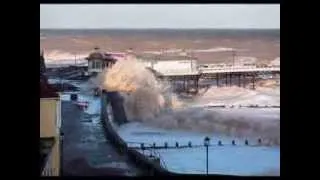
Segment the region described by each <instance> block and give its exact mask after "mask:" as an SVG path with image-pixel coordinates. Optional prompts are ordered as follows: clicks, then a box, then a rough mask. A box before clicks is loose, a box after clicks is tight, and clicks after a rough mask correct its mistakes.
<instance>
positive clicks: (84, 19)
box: [40, 4, 280, 29]
mask: <svg viewBox="0 0 320 180" xmlns="http://www.w3.org/2000/svg"><path fill="white" fill-rule="evenodd" d="M40 28H261V29H264V28H280V5H276V4H265V5H263V4H255V5H249V4H243V5H241V4H238V5H232V4H225V5H223V4H216V5H214V4H207V5H204V4H202V5H196V4H192V5H191V4H190V5H182V4H180V5H178V4H171V5H169V4H167V5H156V4H152V5H151V4H149V5H141V4H140V5H139V4H130V5H120V4H118V5H115V4H114V5H106V4H104V5H88V4H82V5H67V4H64V5H40Z"/></svg>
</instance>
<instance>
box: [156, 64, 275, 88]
mask: <svg viewBox="0 0 320 180" xmlns="http://www.w3.org/2000/svg"><path fill="white" fill-rule="evenodd" d="M152 72H156V73H155V75H156V76H157V77H158V78H160V79H166V80H169V81H170V82H171V84H172V85H173V86H174V87H175V86H176V85H177V84H179V83H180V84H179V85H180V87H182V90H184V91H188V90H190V88H191V89H194V91H195V92H198V89H199V87H200V86H199V81H200V80H209V81H211V80H212V81H213V82H214V81H215V84H216V86H217V87H222V86H233V85H235V86H239V87H247V86H248V85H250V88H251V89H255V88H256V82H257V80H259V79H262V76H267V78H266V79H275V77H280V66H270V67H252V66H250V67H246V66H229V67H223V68H210V67H209V66H207V67H198V68H197V69H194V70H192V71H190V70H185V71H183V70H181V69H178V70H176V71H175V70H170V71H166V72H158V71H157V70H155V69H152ZM181 84H182V86H181ZM180 89H181V88H180Z"/></svg>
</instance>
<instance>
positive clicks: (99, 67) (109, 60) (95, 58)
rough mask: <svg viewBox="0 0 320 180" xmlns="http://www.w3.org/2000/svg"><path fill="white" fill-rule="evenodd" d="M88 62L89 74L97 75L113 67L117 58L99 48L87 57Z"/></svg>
mask: <svg viewBox="0 0 320 180" xmlns="http://www.w3.org/2000/svg"><path fill="white" fill-rule="evenodd" d="M86 60H88V74H89V75H95V74H97V73H100V72H102V71H103V70H104V68H106V67H111V66H112V64H114V63H115V62H116V60H117V59H116V58H115V57H114V56H113V55H112V54H110V53H104V52H102V51H100V49H99V48H95V51H94V52H92V53H91V54H89V56H88V57H86Z"/></svg>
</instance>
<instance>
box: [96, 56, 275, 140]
mask: <svg viewBox="0 0 320 180" xmlns="http://www.w3.org/2000/svg"><path fill="white" fill-rule="evenodd" d="M96 83H99V84H100V87H101V88H102V89H105V90H107V91H118V92H120V93H122V95H123V97H124V107H125V110H126V114H127V117H128V120H129V121H139V122H143V123H146V124H149V125H152V126H157V127H162V128H168V129H176V128H177V129H187V130H192V131H199V132H213V133H217V134H223V135H230V136H238V137H248V136H252V137H257V136H258V137H260V138H264V139H266V140H269V143H270V144H280V117H278V116H265V117H263V116H260V117H257V116H251V115H249V116H248V115H243V114H241V113H240V114H235V113H230V112H225V111H218V110H206V109H204V108H191V107H189V106H188V104H187V103H185V102H184V101H183V100H181V99H179V98H178V96H177V95H176V94H174V93H173V92H172V88H171V87H170V85H169V83H167V82H163V81H161V82H160V81H158V80H157V79H156V77H155V76H154V75H153V73H152V72H151V71H149V70H148V69H146V68H145V67H144V66H143V65H142V64H141V63H140V62H139V61H137V60H136V59H134V58H132V57H131V58H128V59H126V60H123V61H118V62H117V63H116V64H115V65H114V66H113V67H112V68H110V69H107V70H105V71H104V72H103V73H102V74H101V76H99V77H98V80H97V82H96ZM223 92H224V91H223V90H222V89H221V90H215V91H208V92H207V93H205V94H206V95H205V96H202V97H199V99H201V98H202V99H206V98H208V97H209V96H210V93H211V96H213V95H215V94H216V95H217V96H219V94H220V93H223ZM222 95H223V94H222ZM251 96H252V94H251ZM250 111H251V110H250ZM261 118H262V119H261Z"/></svg>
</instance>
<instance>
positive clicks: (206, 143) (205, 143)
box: [203, 136, 210, 175]
mask: <svg viewBox="0 0 320 180" xmlns="http://www.w3.org/2000/svg"><path fill="white" fill-rule="evenodd" d="M203 143H204V146H206V150H207V175H208V166H209V159H208V153H209V151H208V147H209V145H210V138H209V137H208V136H207V137H205V138H204V142H203Z"/></svg>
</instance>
